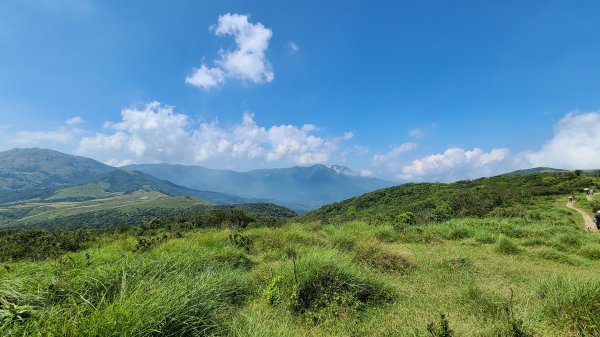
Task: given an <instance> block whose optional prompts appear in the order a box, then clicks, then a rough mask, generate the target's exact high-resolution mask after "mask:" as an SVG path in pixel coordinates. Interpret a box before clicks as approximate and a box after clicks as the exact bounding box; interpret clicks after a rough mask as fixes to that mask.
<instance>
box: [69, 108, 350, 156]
mask: <svg viewBox="0 0 600 337" xmlns="http://www.w3.org/2000/svg"><path fill="white" fill-rule="evenodd" d="M121 115H122V121H120V122H118V123H110V122H107V123H105V127H106V128H107V129H108V130H109V133H108V134H107V133H98V134H96V135H95V136H94V137H85V138H83V139H81V142H80V145H79V149H78V151H77V152H78V153H80V154H82V155H88V156H93V157H95V158H98V159H100V160H104V161H105V162H109V163H122V162H124V161H126V160H129V161H135V162H170V163H188V164H192V163H206V162H210V161H217V162H220V163H223V162H224V161H227V160H231V159H234V160H236V164H239V163H240V161H241V162H243V161H249V162H252V161H255V160H258V161H260V160H267V161H269V162H272V163H277V162H281V163H293V164H299V165H310V164H316V163H325V162H328V161H329V160H330V158H331V156H332V154H333V153H334V152H335V151H336V150H337V149H338V147H339V145H340V143H341V142H342V141H343V140H346V139H349V138H350V137H351V136H352V133H345V134H344V135H342V136H340V137H331V138H327V137H320V136H318V135H317V134H316V133H317V132H318V129H317V127H316V126H314V125H312V124H305V125H303V126H294V125H275V126H270V127H262V126H259V125H257V123H256V122H255V121H254V116H253V115H252V114H250V113H246V114H244V115H243V118H242V121H241V122H240V123H237V124H234V125H231V126H228V127H222V126H220V125H219V123H218V122H217V121H214V122H210V123H201V124H200V125H198V126H197V127H194V126H193V123H192V122H191V121H190V120H189V118H188V116H187V115H184V114H180V113H176V112H175V111H174V109H173V107H170V106H161V104H160V103H158V102H151V103H149V104H147V105H146V106H145V107H143V108H141V109H136V108H128V109H124V110H123V111H122V112H121Z"/></svg>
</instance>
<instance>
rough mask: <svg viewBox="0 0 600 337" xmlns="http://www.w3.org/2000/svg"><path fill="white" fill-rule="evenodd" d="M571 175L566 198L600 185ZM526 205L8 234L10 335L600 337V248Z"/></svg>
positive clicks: (561, 213)
mask: <svg viewBox="0 0 600 337" xmlns="http://www.w3.org/2000/svg"><path fill="white" fill-rule="evenodd" d="M557 176H558V178H552V179H556V180H553V181H554V182H555V183H558V184H559V187H552V186H548V190H551V191H554V192H552V193H558V192H557V191H563V189H565V190H569V189H571V188H573V189H575V190H576V188H577V187H573V186H578V184H580V183H581V184H583V183H586V184H587V183H589V184H595V183H596V180H595V178H594V177H589V176H585V175H569V174H564V173H561V174H557ZM563 176H565V177H563ZM540 177H542V178H543V177H545V175H541V176H534V178H532V179H534V180H536V181H538V180H539V179H540ZM499 179H500V180H498V181H499V182H502V184H504V183H505V180H504V179H509V178H499ZM512 179H517V181H522V179H526V178H524V177H521V176H519V177H512ZM583 179H592V180H590V181H587V180H586V181H583ZM542 180H543V179H542ZM468 184H472V185H473V184H475V185H473V186H476V185H477V184H480V183H479V182H478V183H468V182H462V183H458V184H456V185H443V186H457V189H456V191H452V189H451V188H448V187H443V189H446V192H444V193H446V194H443V193H442V194H440V195H438V197H439V198H445V197H446V196H448V195H455V193H458V194H456V195H460V193H459V192H460V191H461V190H462V188H463V186H465V185H468ZM502 184H500V185H502ZM561 184H562V185H561ZM415 186H416V185H410V186H408V187H406V189H407V190H412V189H413V188H415ZM419 186H420V185H419ZM431 186H437V185H431ZM431 186H430V187H431ZM473 186H472V188H475V189H477V188H476V187H473ZM477 186H478V185H477ZM517 186H519V185H517ZM528 186H529V185H528ZM561 186H562V187H561ZM430 187H427V188H428V191H431V189H430ZM386 193H388V192H386ZM394 193H396V192H394ZM433 193H435V192H433ZM461 193H462V192H461ZM498 193H501V192H498ZM511 193H512V192H511ZM514 193H515V195H516V196H515V198H513V199H510V198H509V199H506V200H513V201H510V203H512V204H495V205H496V206H494V207H487V206H486V207H483V208H481V209H480V210H484V209H485V210H486V212H487V213H486V212H483V211H482V212H483V213H481V214H464V215H465V216H458V215H459V214H463V213H464V212H463V211H460V212H463V213H460V212H459V213H454V212H458V211H455V209H454V208H452V207H450V208H449V212H451V213H450V214H452V216H449V217H445V219H442V218H436V219H433V218H431V217H429V216H428V215H425V213H424V212H422V211H419V210H418V209H417V208H411V207H413V206H410V205H411V204H408V205H409V206H410V207H409V206H406V207H402V209H400V208H401V207H398V208H397V209H396V210H397V211H398V213H397V214H395V215H394V216H389V217H388V216H387V215H386V216H384V217H379V218H375V219H370V218H368V217H366V215H367V214H369V213H368V212H371V210H369V209H370V208H365V209H362V210H361V211H359V210H358V209H357V210H356V211H355V212H356V213H355V217H356V218H357V220H348V221H343V222H338V220H339V219H342V218H343V217H341V216H340V217H339V218H338V217H337V215H336V216H334V217H332V218H323V219H320V221H319V220H317V221H309V219H310V218H311V217H314V216H315V214H320V215H323V214H324V213H319V212H322V211H323V210H320V211H317V212H315V213H313V214H310V215H307V216H301V217H297V218H291V219H290V218H289V216H290V215H291V214H289V213H287V212H286V211H285V209H282V208H278V207H276V206H273V205H269V204H259V205H243V206H237V207H233V206H227V207H218V208H212V207H210V208H206V209H204V208H190V209H187V210H185V211H183V212H180V213H178V214H174V215H166V216H162V217H156V218H152V219H145V220H142V221H141V224H139V225H121V226H112V227H108V226H107V227H105V228H99V229H98V228H86V229H79V230H72V231H69V230H26V231H4V232H0V335H1V336H30V335H33V336H357V335H364V336H367V335H368V336H429V337H432V336H439V337H441V336H443V337H449V336H511V337H516V336H520V337H527V336H531V337H533V336H566V337H570V336H572V337H575V336H598V335H599V334H600V311H599V310H600V305H599V304H600V281H599V280H598V277H597V276H598V270H599V268H600V236H598V234H596V233H588V232H586V231H584V230H583V226H582V223H581V219H580V216H579V215H578V214H576V213H574V212H572V211H570V210H568V209H567V208H566V207H565V199H564V196H553V195H552V194H551V193H550V194H548V195H537V194H536V195H530V194H531V193H529V192H527V193H526V192H523V191H522V190H519V189H515V191H514ZM528 193H529V194H528ZM536 193H537V192H536ZM519 195H520V196H519ZM417 198H421V197H420V196H417ZM424 198H425V199H427V197H424ZM511 198H512V197H511ZM520 198H523V199H520ZM436 200H438V201H439V200H441V199H436ZM448 200H451V199H448ZM355 201H356V200H354V201H351V202H355ZM351 202H349V203H341V204H339V205H344V207H346V205H347V206H350V205H351ZM520 202H523V204H521V203H520ZM578 202H579V203H584V202H586V201H585V198H579V195H578ZM483 204H485V202H482V203H476V204H475V207H479V206H478V205H483ZM452 205H453V204H452ZM589 205H591V204H589ZM336 207H338V206H336ZM453 207H454V206H453ZM466 207H467V206H465V208H464V209H467V208H466ZM375 208H378V207H375ZM500 209H501V210H500ZM347 210H350V209H347ZM361 212H364V213H361ZM390 212H391V211H390ZM477 212H479V211H477ZM467 213H468V212H467ZM328 214H329V215H332V214H333V213H328ZM338 214H342V213H338ZM390 214H391V213H390ZM438 214H439V213H438ZM511 214H513V215H511ZM515 214H519V215H515ZM467 215H468V216H467ZM343 216H346V214H345V213H344V214H343ZM334 218H335V219H338V220H336V221H330V220H332V219H334ZM427 219H428V220H427Z"/></svg>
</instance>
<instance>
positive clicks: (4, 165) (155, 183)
mask: <svg viewBox="0 0 600 337" xmlns="http://www.w3.org/2000/svg"><path fill="white" fill-rule="evenodd" d="M66 188H69V189H70V190H71V191H70V192H72V191H73V190H75V191H76V192H81V193H70V194H74V195H76V196H77V197H74V198H75V199H78V200H81V199H93V198H96V197H102V196H106V195H110V194H111V193H126V192H132V191H136V190H139V189H142V188H144V189H150V190H155V191H157V192H160V193H163V194H165V195H168V196H190V197H195V198H200V199H203V200H206V201H208V202H211V203H215V204H237V203H250V202H256V201H258V200H251V199H247V198H241V197H237V196H231V195H227V194H224V193H219V192H212V191H198V190H194V189H191V188H188V187H183V186H179V185H176V184H174V183H172V182H169V181H165V180H161V179H158V178H155V177H153V176H151V175H149V174H146V173H143V172H136V171H132V170H127V169H119V168H115V167H111V166H108V165H105V164H102V163H100V162H98V161H96V160H94V159H90V158H85V157H80V156H73V155H69V154H65V153H61V152H58V151H54V150H47V149H37V148H35V149H14V150H9V151H4V152H0V192H1V193H0V203H7V202H14V201H20V200H27V199H47V198H53V196H55V195H56V194H60V193H61V191H62V190H64V189H66ZM77 189H79V191H77ZM84 190H85V191H93V193H92V194H87V195H86V194H85V193H83V192H82V191H84ZM63 194H65V193H63ZM53 199H54V200H56V198H53ZM59 199H60V198H59Z"/></svg>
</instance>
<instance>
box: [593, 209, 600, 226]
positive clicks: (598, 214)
mask: <svg viewBox="0 0 600 337" xmlns="http://www.w3.org/2000/svg"><path fill="white" fill-rule="evenodd" d="M594 218H596V227H597V228H598V230H600V210H599V211H598V212H596V214H595V215H594Z"/></svg>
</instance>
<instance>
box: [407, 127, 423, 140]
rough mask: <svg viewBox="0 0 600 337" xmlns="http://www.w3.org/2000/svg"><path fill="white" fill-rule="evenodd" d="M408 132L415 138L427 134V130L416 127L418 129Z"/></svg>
mask: <svg viewBox="0 0 600 337" xmlns="http://www.w3.org/2000/svg"><path fill="white" fill-rule="evenodd" d="M408 134H409V135H410V136H411V137H414V138H423V137H424V136H425V131H424V130H423V129H421V128H416V129H412V130H410V132H409V133H408Z"/></svg>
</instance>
